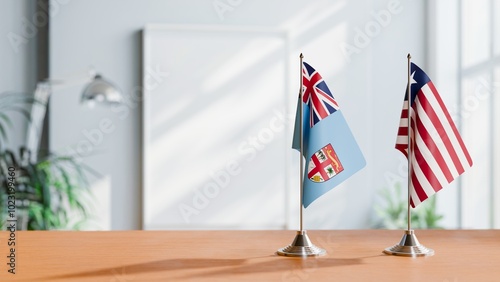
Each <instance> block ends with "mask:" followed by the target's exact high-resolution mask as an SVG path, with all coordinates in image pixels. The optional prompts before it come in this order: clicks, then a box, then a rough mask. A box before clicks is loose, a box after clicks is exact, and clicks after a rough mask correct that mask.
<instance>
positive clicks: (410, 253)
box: [384, 230, 434, 257]
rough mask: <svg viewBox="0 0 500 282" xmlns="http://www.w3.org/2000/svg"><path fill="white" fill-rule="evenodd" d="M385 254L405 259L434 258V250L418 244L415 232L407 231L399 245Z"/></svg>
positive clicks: (388, 249) (387, 250) (385, 251)
mask: <svg viewBox="0 0 500 282" xmlns="http://www.w3.org/2000/svg"><path fill="white" fill-rule="evenodd" d="M384 253H386V254H388V255H395V256H405V257H424V256H433V255H434V250H433V249H428V248H426V247H424V246H423V245H421V244H420V243H419V242H418V239H417V236H415V234H414V232H413V230H405V234H404V235H403V238H402V239H401V242H399V244H397V245H394V246H392V247H390V248H386V249H385V250H384Z"/></svg>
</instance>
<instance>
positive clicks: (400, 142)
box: [396, 135, 408, 145]
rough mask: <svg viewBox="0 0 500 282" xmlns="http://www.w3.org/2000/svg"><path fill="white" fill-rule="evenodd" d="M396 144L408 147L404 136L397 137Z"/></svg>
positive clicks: (406, 138)
mask: <svg viewBox="0 0 500 282" xmlns="http://www.w3.org/2000/svg"><path fill="white" fill-rule="evenodd" d="M396 144H405V145H408V136H406V135H398V137H397V138H396Z"/></svg>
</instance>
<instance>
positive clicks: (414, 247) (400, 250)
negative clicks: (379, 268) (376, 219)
mask: <svg viewBox="0 0 500 282" xmlns="http://www.w3.org/2000/svg"><path fill="white" fill-rule="evenodd" d="M406 58H407V59H408V84H407V88H406V93H407V98H408V148H407V149H408V219H407V221H408V229H407V230H405V234H404V235H403V238H402V239H401V241H400V242H399V244H396V245H394V246H392V247H389V248H386V249H385V250H384V251H383V252H384V253H385V254H388V255H396V256H405V257H423V256H432V255H434V250H433V249H429V248H426V247H425V246H424V245H422V244H420V242H419V241H418V239H417V236H416V235H415V232H414V230H412V229H411V209H410V200H411V183H412V182H411V175H412V168H411V158H412V153H411V149H412V148H411V144H412V142H411V110H412V104H411V102H412V96H411V80H412V78H411V55H410V53H408V56H406Z"/></svg>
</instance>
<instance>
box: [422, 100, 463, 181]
mask: <svg viewBox="0 0 500 282" xmlns="http://www.w3.org/2000/svg"><path fill="white" fill-rule="evenodd" d="M427 96H428V95H426V97H427ZM415 101H416V103H415V106H416V107H417V110H416V111H417V114H418V117H419V118H420V120H421V122H422V125H423V126H424V127H425V128H426V129H427V132H428V133H429V135H430V137H431V139H432V140H433V141H434V143H435V144H436V146H437V149H438V150H439V152H440V153H441V155H442V156H443V159H444V161H445V163H446V166H447V167H448V169H449V170H450V172H451V174H452V176H453V178H454V179H455V178H456V177H457V176H459V173H458V171H457V169H456V167H455V164H454V163H453V160H452V159H451V156H450V154H449V153H448V150H447V149H446V146H445V145H444V143H443V140H442V139H441V137H440V136H439V133H438V131H437V129H436V127H435V126H434V124H433V123H432V121H431V120H430V119H429V116H428V115H427V113H426V112H425V111H424V109H423V108H422V105H421V104H420V100H419V99H418V96H417V99H415ZM434 110H436V109H435V108H434Z"/></svg>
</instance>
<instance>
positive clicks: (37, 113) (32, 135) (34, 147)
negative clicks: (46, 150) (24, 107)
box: [26, 82, 52, 162]
mask: <svg viewBox="0 0 500 282" xmlns="http://www.w3.org/2000/svg"><path fill="white" fill-rule="evenodd" d="M51 93H52V91H51V85H50V83H49V82H39V83H37V85H36V89H35V93H34V98H35V101H36V102H35V103H34V104H33V105H32V106H31V113H30V114H31V116H30V122H29V124H28V129H27V132H26V147H27V148H28V150H29V151H30V152H31V161H32V162H36V161H37V157H38V150H39V148H40V139H41V136H42V131H43V122H44V120H45V114H46V112H47V103H48V101H49V97H50V94H51Z"/></svg>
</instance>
